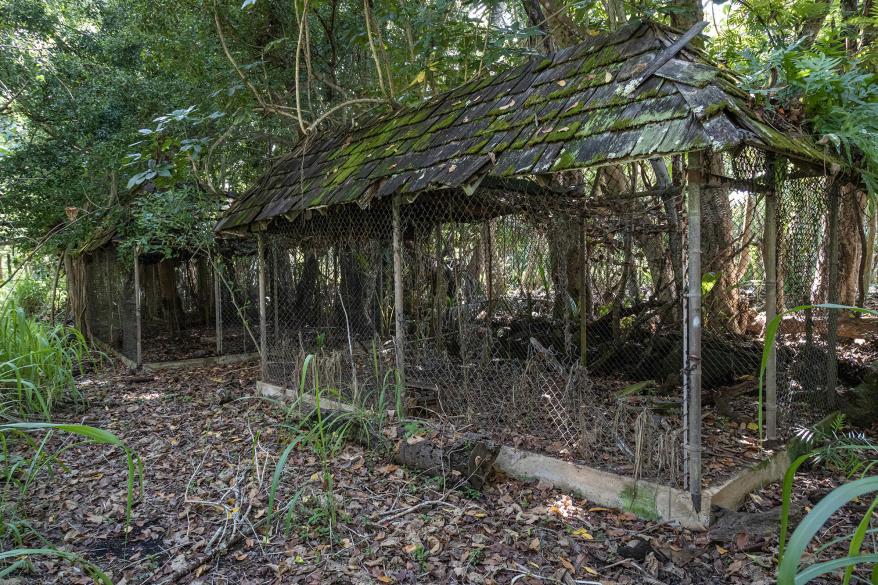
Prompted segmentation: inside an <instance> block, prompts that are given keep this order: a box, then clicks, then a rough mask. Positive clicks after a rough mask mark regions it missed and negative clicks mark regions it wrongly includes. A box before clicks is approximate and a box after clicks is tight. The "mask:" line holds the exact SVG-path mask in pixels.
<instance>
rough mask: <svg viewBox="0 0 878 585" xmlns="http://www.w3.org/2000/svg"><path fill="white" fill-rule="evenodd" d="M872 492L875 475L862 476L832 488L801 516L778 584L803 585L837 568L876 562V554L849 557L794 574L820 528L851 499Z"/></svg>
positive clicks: (780, 568)
mask: <svg viewBox="0 0 878 585" xmlns="http://www.w3.org/2000/svg"><path fill="white" fill-rule="evenodd" d="M875 491H878V476H873V477H865V478H862V479H858V480H856V481H852V482H850V483H847V484H844V485H842V486H839V487H837V488H835V489H834V490H832V491H831V492H829V493H828V494H827V495H826V496H825V497H824V498H823V499H822V500H820V501H819V502H818V503H817V505H816V506H814V508H813V509H812V510H811V512H809V513H808V515H807V516H805V517H804V518H803V519H802V521H801V522H800V523H799V525H798V526H797V527H796V530H795V531H794V532H793V535H792V536H791V537H790V542H789V545H788V546H787V549H786V553H785V554H784V556H783V559H782V560H781V562H780V565H779V566H778V569H777V582H778V585H804V584H805V583H807V582H808V581H810V580H811V579H814V578H815V577H818V576H820V575H823V574H825V573H828V572H832V571H835V570H836V569H843V568H846V567H849V566H853V565H857V564H860V563H874V562H876V561H878V554H873V555H862V556H853V557H850V556H849V557H845V558H843V559H836V560H833V561H828V562H825V563H818V564H816V565H812V566H810V567H808V568H807V569H805V570H804V571H802V572H801V573H797V571H798V568H799V562H800V561H801V559H802V557H803V556H804V555H805V551H806V550H807V548H808V545H809V544H810V542H811V540H812V538H813V537H814V535H815V534H817V532H818V531H820V530H821V529H822V528H823V526H824V524H826V522H827V521H828V520H829V518H830V517H831V516H832V515H833V514H834V513H835V512H836V511H838V509H839V508H841V507H842V506H844V505H846V504H847V503H848V502H850V501H851V500H853V499H855V498H858V497H860V496H862V495H865V494H868V493H873V492H875Z"/></svg>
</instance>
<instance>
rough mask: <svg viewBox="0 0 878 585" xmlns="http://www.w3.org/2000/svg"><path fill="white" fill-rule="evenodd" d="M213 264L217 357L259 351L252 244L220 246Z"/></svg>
mask: <svg viewBox="0 0 878 585" xmlns="http://www.w3.org/2000/svg"><path fill="white" fill-rule="evenodd" d="M272 260H273V259H272ZM212 262H213V268H214V277H215V285H214V289H215V293H214V294H215V296H216V298H217V299H218V302H217V307H216V323H217V326H216V337H217V345H216V352H217V354H219V355H236V354H246V353H254V352H257V351H259V257H258V255H257V249H256V245H255V242H249V245H248V244H247V243H244V242H237V241H236V242H234V243H233V244H231V245H224V244H223V243H220V245H219V246H218V251H217V253H216V254H215V255H214V257H213V258H212ZM272 292H273V291H269V294H271V293H272Z"/></svg>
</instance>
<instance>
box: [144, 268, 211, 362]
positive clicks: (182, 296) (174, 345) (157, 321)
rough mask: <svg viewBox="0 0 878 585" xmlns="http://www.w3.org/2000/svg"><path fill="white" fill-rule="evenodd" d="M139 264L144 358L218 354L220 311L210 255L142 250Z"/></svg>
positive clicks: (154, 359)
mask: <svg viewBox="0 0 878 585" xmlns="http://www.w3.org/2000/svg"><path fill="white" fill-rule="evenodd" d="M139 266H140V272H141V274H140V286H141V306H140V315H141V331H142V340H141V347H142V359H143V361H144V362H163V361H172V360H183V359H190V358H201V357H208V356H212V355H214V354H215V352H216V330H215V320H216V311H215V308H214V280H213V269H212V266H211V263H210V261H209V259H208V257H207V256H206V255H204V254H194V255H190V256H182V257H176V258H159V257H152V256H141V257H140V259H139Z"/></svg>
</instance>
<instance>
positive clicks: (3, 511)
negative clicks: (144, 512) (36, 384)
mask: <svg viewBox="0 0 878 585" xmlns="http://www.w3.org/2000/svg"><path fill="white" fill-rule="evenodd" d="M55 432H63V433H67V434H71V435H74V436H76V437H79V438H81V439H82V440H80V441H76V442H72V443H68V444H67V445H65V446H63V447H60V448H57V449H50V448H49V446H48V445H49V441H50V438H51V437H52V435H53V433H55ZM34 433H43V437H42V439H41V440H40V441H37V440H36V439H35V438H34V437H33V434H34ZM85 444H97V445H109V446H111V447H116V448H118V449H121V450H122V452H123V453H124V454H125V459H126V462H127V467H128V481H127V492H126V499H125V526H126V529H127V527H128V526H130V521H131V509H132V506H133V504H134V500H135V498H136V497H137V495H138V494H139V493H140V492H141V491H142V488H143V464H142V462H141V460H140V458H139V457H138V456H137V454H136V453H135V452H134V451H132V450H131V449H130V448H129V447H128V446H127V445H126V444H125V443H124V442H123V441H122V440H121V439H119V437H117V436H116V435H114V434H113V433H111V432H109V431H106V430H103V429H99V428H96V427H91V426H88V425H80V424H53V423H39V422H37V423H34V422H19V423H7V424H0V473H2V477H0V481H2V482H3V485H2V489H0V544H2V546H3V548H4V549H7V548H8V546H7V545H11V546H12V547H13V548H9V549H8V550H3V552H0V563H4V562H8V561H11V563H10V564H9V565H7V566H5V567H0V579H3V578H5V577H7V576H9V575H10V574H12V573H14V572H15V571H18V570H20V569H24V568H26V567H27V566H28V565H29V562H28V560H29V559H30V558H31V557H35V556H52V557H57V558H60V559H64V560H67V561H68V562H71V563H73V564H76V565H79V566H81V567H82V568H83V569H84V570H85V571H86V572H87V573H88V574H89V575H90V576H91V577H92V578H93V579H94V580H95V581H96V582H100V583H104V584H107V585H110V584H111V581H110V578H109V577H108V576H107V575H106V574H105V573H104V572H103V571H101V569H100V568H99V567H98V566H97V565H95V564H93V563H91V562H89V561H88V560H86V559H84V558H83V557H81V556H79V555H77V554H75V553H72V552H70V551H65V550H61V549H57V548H54V547H52V546H51V544H50V543H48V542H47V541H46V540H45V539H44V538H43V537H42V536H41V535H40V534H39V533H37V532H36V530H34V529H33V528H32V527H31V525H30V523H29V522H28V520H27V518H26V516H24V514H23V513H22V511H21V507H20V503H21V502H24V501H26V500H27V497H28V493H29V489H30V487H31V486H32V484H33V482H34V480H35V479H36V478H37V477H38V476H39V475H40V474H47V473H50V472H51V473H54V471H55V468H56V467H58V468H60V467H63V465H62V463H61V455H62V454H63V453H64V452H66V451H68V450H70V449H73V448H75V447H78V446H81V445H85ZM58 480H59V479H58V477H57V476H54V475H53V476H52V481H58ZM33 539H36V540H39V541H40V542H41V543H43V546H41V547H29V546H26V542H27V541H29V540H33Z"/></svg>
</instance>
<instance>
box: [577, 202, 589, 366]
mask: <svg viewBox="0 0 878 585" xmlns="http://www.w3.org/2000/svg"><path fill="white" fill-rule="evenodd" d="M585 246H586V242H585V216H584V215H583V216H582V217H580V218H579V365H581V366H582V367H583V368H584V367H586V366H587V365H588V357H587V349H588V331H587V330H586V324H587V322H588V311H586V304H587V303H586V302H585V301H586V297H587V293H586V292H585V289H586V287H587V286H588V264H587V262H586V258H585V257H586V253H585Z"/></svg>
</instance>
